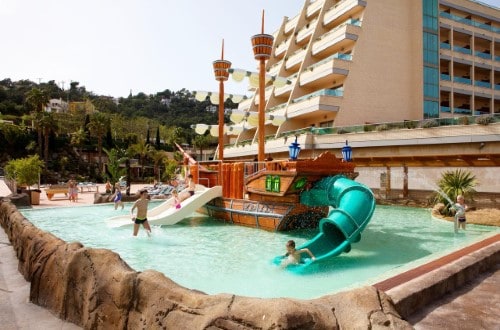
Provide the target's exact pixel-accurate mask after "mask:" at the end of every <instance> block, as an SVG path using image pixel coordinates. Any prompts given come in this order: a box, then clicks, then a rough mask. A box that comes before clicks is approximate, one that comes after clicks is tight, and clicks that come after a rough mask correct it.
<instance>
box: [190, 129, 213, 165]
mask: <svg viewBox="0 0 500 330" xmlns="http://www.w3.org/2000/svg"><path fill="white" fill-rule="evenodd" d="M212 141H213V139H212V137H211V136H210V135H197V136H196V137H195V138H194V140H193V145H194V146H195V147H196V148H198V149H200V159H199V160H202V159H203V149H206V148H208V147H209V146H210V144H211V143H212Z"/></svg>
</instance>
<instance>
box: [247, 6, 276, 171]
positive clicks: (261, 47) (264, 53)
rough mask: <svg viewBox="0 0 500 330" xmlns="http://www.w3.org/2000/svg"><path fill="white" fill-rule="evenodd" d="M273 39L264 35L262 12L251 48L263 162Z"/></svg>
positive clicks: (260, 158)
mask: <svg viewBox="0 0 500 330" xmlns="http://www.w3.org/2000/svg"><path fill="white" fill-rule="evenodd" d="M273 41H274V37H273V36H272V35H269V34H264V11H262V31H261V34H256V35H254V36H253V37H252V46H253V53H254V58H255V59H256V60H258V61H259V125H258V128H257V129H258V130H259V135H258V139H259V150H258V160H259V162H263V161H264V158H265V151H264V143H265V141H264V140H265V132H264V122H265V113H264V108H265V104H264V102H265V101H266V100H265V99H266V93H265V81H266V79H265V77H266V60H267V59H269V57H271V53H272V50H273Z"/></svg>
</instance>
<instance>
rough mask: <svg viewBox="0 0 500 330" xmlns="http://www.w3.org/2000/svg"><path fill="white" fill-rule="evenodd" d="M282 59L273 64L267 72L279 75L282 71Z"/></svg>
mask: <svg viewBox="0 0 500 330" xmlns="http://www.w3.org/2000/svg"><path fill="white" fill-rule="evenodd" d="M281 63H282V62H281V61H280V62H278V63H276V64H273V65H272V66H271V67H270V68H269V71H267V74H268V75H271V76H276V75H278V72H279V71H280V67H281Z"/></svg>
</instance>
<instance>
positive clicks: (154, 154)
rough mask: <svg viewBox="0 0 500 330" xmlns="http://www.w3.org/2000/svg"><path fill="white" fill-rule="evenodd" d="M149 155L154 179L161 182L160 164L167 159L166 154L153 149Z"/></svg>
mask: <svg viewBox="0 0 500 330" xmlns="http://www.w3.org/2000/svg"><path fill="white" fill-rule="evenodd" d="M150 155H151V159H152V160H153V164H154V174H155V178H156V179H157V180H158V181H161V164H163V161H164V160H165V159H168V155H167V152H166V151H164V150H156V149H153V150H152V151H151V152H150Z"/></svg>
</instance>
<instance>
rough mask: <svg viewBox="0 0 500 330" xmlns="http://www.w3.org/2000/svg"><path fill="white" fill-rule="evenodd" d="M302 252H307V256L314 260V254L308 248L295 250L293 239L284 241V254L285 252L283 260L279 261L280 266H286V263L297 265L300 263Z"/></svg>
mask: <svg viewBox="0 0 500 330" xmlns="http://www.w3.org/2000/svg"><path fill="white" fill-rule="evenodd" d="M302 253H307V254H309V256H310V257H311V259H312V260H313V261H314V260H316V258H315V257H314V254H312V252H311V251H309V249H307V248H306V249H300V250H296V249H295V241H294V240H289V241H288V242H287V243H286V254H285V258H286V259H284V260H283V262H282V263H281V266H282V267H286V266H288V265H298V264H300V263H301V259H302V257H301V254H302Z"/></svg>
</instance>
